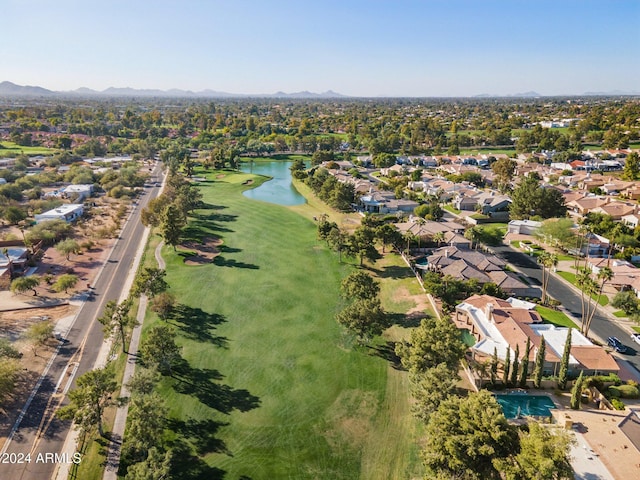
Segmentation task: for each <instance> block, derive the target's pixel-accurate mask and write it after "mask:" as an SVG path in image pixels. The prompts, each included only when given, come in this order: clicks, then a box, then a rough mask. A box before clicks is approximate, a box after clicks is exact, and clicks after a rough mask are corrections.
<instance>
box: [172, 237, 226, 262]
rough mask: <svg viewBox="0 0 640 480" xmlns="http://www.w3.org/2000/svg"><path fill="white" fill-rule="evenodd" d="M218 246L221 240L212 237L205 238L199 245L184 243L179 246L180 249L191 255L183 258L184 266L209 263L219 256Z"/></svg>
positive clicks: (191, 242) (196, 243)
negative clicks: (187, 251)
mask: <svg viewBox="0 0 640 480" xmlns="http://www.w3.org/2000/svg"><path fill="white" fill-rule="evenodd" d="M220 245H222V240H221V239H219V238H213V237H205V238H203V239H202V242H201V243H198V242H194V241H189V242H184V243H182V244H181V245H180V248H181V249H184V250H189V252H190V253H193V254H192V255H189V256H188V257H185V259H184V263H185V264H186V265H203V264H205V263H211V262H212V261H213V259H214V258H215V257H217V256H218V255H220V250H218V247H219V246H220Z"/></svg>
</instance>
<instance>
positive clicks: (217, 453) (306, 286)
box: [144, 172, 420, 480]
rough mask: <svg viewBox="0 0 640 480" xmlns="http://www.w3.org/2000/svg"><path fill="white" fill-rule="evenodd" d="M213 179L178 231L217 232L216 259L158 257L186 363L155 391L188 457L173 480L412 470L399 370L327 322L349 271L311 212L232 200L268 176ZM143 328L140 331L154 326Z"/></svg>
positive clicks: (415, 468) (415, 463)
mask: <svg viewBox="0 0 640 480" xmlns="http://www.w3.org/2000/svg"><path fill="white" fill-rule="evenodd" d="M200 173H201V172H198V174H200ZM208 178H209V180H208V181H207V182H203V183H202V184H201V187H202V188H201V191H202V193H203V195H204V201H205V202H206V206H205V207H206V208H204V209H202V210H198V211H196V212H195V215H194V218H193V219H192V221H191V222H190V224H189V226H188V227H187V229H186V233H187V236H189V237H191V238H192V239H200V238H202V237H203V236H215V237H220V238H222V240H223V244H222V245H221V247H219V248H220V251H221V253H220V255H219V256H218V257H216V258H215V259H214V262H213V263H210V264H205V265H200V266H188V265H185V264H184V263H183V257H182V256H180V254H179V253H175V252H174V251H173V249H172V248H170V247H165V248H164V250H163V255H164V256H165V259H166V261H167V280H168V282H169V283H170V285H171V290H170V291H171V292H172V293H173V294H175V295H176V296H177V299H178V302H179V306H178V308H177V309H176V310H177V312H176V314H175V315H174V316H173V318H172V319H170V320H169V322H170V323H171V324H172V325H173V326H174V327H175V328H176V330H177V332H178V343H179V344H180V345H181V346H182V356H183V358H184V359H185V364H184V365H181V366H180V367H179V368H178V369H177V371H176V374H175V375H174V376H173V377H166V378H164V379H163V381H162V382H161V385H160V393H161V394H162V396H163V397H164V398H165V399H166V402H167V404H168V406H169V408H170V416H171V417H172V425H173V427H172V430H173V431H174V433H173V435H175V437H176V438H178V437H182V438H183V439H186V440H187V442H188V443H189V444H190V445H191V446H192V452H193V454H194V455H195V458H191V459H188V460H187V459H185V460H184V465H183V466H182V467H181V478H202V479H205V478H206V479H216V478H223V477H224V478H229V479H238V478H251V479H252V480H259V479H275V478H278V479H280V478H282V479H284V478H291V479H294V478H295V479H307V478H308V479H316V478H331V479H357V478H363V479H364V478H367V479H369V478H371V479H381V480H382V479H388V478H411V477H416V476H420V470H419V468H420V467H419V464H420V461H419V459H418V456H417V453H416V452H417V447H412V445H415V443H416V439H415V436H414V435H415V428H416V427H415V421H414V420H413V418H412V417H411V415H410V413H409V399H408V386H407V379H406V374H405V373H404V372H400V371H397V370H394V369H393V368H392V366H391V365H390V362H389V361H388V360H385V359H384V358H383V356H384V355H383V354H382V353H381V352H380V351H379V350H376V349H374V348H369V347H360V346H354V344H353V339H352V338H350V336H348V335H346V334H344V333H343V331H342V330H341V329H340V328H339V326H338V324H337V323H336V321H335V319H334V314H335V313H336V311H337V310H338V309H339V308H340V307H341V304H340V299H339V296H338V293H339V285H340V281H341V279H342V278H343V277H344V276H345V275H346V274H347V273H348V272H349V271H350V270H351V269H352V268H354V267H353V266H352V265H349V264H340V263H338V260H337V256H336V255H335V254H334V253H333V252H330V251H328V249H327V248H326V247H325V245H324V244H323V243H321V242H319V241H318V240H317V239H316V227H315V224H314V222H313V221H312V220H310V219H309V218H308V216H307V215H305V213H306V214H310V213H311V211H310V210H304V209H303V210H301V211H298V210H296V207H293V208H288V207H282V206H278V205H272V204H267V203H264V202H257V201H253V200H250V199H248V198H246V197H244V196H243V195H242V194H241V192H242V190H243V189H245V188H249V187H247V186H246V185H243V182H245V181H246V180H248V179H250V178H253V179H254V180H255V183H254V184H253V186H255V185H258V184H259V183H260V182H261V181H262V180H264V179H260V178H257V177H252V176H251V175H248V174H237V173H228V172H227V173H224V172H215V173H213V174H210V175H208ZM307 208H308V209H309V208H312V207H309V206H308V207H307ZM325 208H326V207H325ZM301 213H302V214H301ZM316 214H317V213H316ZM147 320H148V321H147V322H145V327H144V328H145V330H148V329H149V328H150V327H151V326H152V325H154V324H156V323H158V322H160V320H158V319H157V318H156V317H155V315H153V314H151V313H148V318H147ZM394 328H395V327H394ZM391 371H393V372H392V373H391V374H390V373H389V372H391Z"/></svg>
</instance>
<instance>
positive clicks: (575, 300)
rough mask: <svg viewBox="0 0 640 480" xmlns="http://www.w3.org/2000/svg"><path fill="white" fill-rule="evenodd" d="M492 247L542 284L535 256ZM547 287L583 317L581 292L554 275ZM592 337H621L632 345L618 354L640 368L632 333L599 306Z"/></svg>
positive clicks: (558, 298) (563, 304) (564, 303)
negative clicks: (631, 336) (621, 353)
mask: <svg viewBox="0 0 640 480" xmlns="http://www.w3.org/2000/svg"><path fill="white" fill-rule="evenodd" d="M491 249H492V250H493V251H494V252H496V253H497V254H498V255H499V256H501V257H502V258H504V259H505V260H506V261H507V262H509V263H511V264H512V265H514V266H515V267H517V268H518V270H520V271H521V272H522V273H524V274H525V275H526V276H527V277H529V279H533V282H532V283H536V282H537V285H541V284H542V270H541V269H540V267H539V266H538V264H537V262H536V261H535V260H534V259H532V258H531V257H529V256H528V255H526V254H524V253H522V252H518V251H517V250H514V249H513V248H511V247H509V246H505V245H503V246H499V247H492V248H491ZM530 281H531V280H530ZM547 290H548V293H549V295H551V296H552V297H553V298H555V299H556V300H558V301H559V302H560V303H561V304H562V306H563V307H564V308H565V309H567V310H568V311H569V313H571V314H572V315H573V316H574V317H576V318H580V317H581V316H582V301H581V299H580V295H579V294H578V293H577V292H576V291H575V290H574V289H573V288H571V287H569V286H567V285H566V284H565V282H564V281H563V280H561V279H559V278H557V277H555V276H554V275H551V277H550V278H549V285H548V287H547ZM590 336H591V337H596V339H597V340H600V341H603V340H604V341H605V342H606V339H607V337H610V336H615V337H618V338H619V339H620V340H622V342H623V343H624V344H625V345H627V347H629V352H628V353H627V354H625V355H618V354H617V355H618V357H619V358H622V359H624V360H627V361H628V362H629V363H631V364H632V365H633V366H634V367H635V368H636V370H639V371H640V355H637V352H636V350H635V349H634V348H633V345H632V344H631V341H630V340H629V333H628V332H627V330H625V329H624V328H622V327H621V326H619V325H618V324H617V323H615V322H613V321H612V320H611V319H609V317H608V316H607V315H606V313H604V312H603V311H601V309H597V310H596V314H595V315H594V317H593V321H592V322H591V333H590Z"/></svg>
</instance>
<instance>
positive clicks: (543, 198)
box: [509, 175, 567, 220]
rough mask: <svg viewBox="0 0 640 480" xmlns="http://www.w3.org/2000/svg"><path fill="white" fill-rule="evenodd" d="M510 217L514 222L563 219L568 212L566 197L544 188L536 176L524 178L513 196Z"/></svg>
mask: <svg viewBox="0 0 640 480" xmlns="http://www.w3.org/2000/svg"><path fill="white" fill-rule="evenodd" d="M509 210H510V216H511V218H512V219H514V220H519V219H527V218H531V217H534V216H539V217H542V218H552V217H562V216H564V215H565V213H566V211H567V207H566V206H565V204H564V197H563V196H562V193H561V192H560V191H559V190H556V189H555V188H544V187H542V186H541V185H540V181H539V180H538V179H537V178H536V177H535V176H531V175H529V176H527V177H524V178H523V179H522V180H521V181H520V183H519V184H518V186H517V187H516V188H515V189H514V190H513V193H512V194H511V206H510V208H509Z"/></svg>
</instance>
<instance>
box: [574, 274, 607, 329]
mask: <svg viewBox="0 0 640 480" xmlns="http://www.w3.org/2000/svg"><path fill="white" fill-rule="evenodd" d="M612 278H613V270H611V268H609V267H602V268H601V269H600V271H599V272H598V280H600V284H599V285H598V284H597V283H596V282H595V281H594V280H592V290H593V291H592V293H591V295H590V302H592V303H593V306H592V307H591V309H590V311H589V315H588V316H587V321H586V324H585V323H583V325H582V326H583V330H584V332H583V333H584V335H585V336H588V335H589V329H590V328H591V321H592V320H593V316H594V315H595V313H596V309H597V308H598V302H599V300H600V296H601V295H602V291H603V290H604V286H605V284H606V283H607V282H608V281H610V280H611V279H612Z"/></svg>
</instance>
